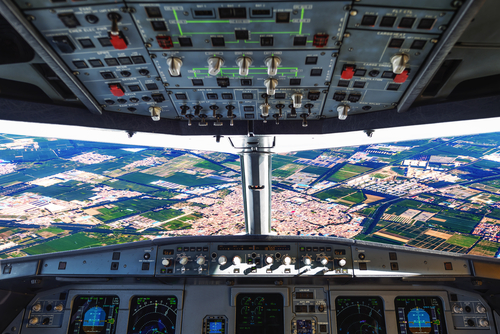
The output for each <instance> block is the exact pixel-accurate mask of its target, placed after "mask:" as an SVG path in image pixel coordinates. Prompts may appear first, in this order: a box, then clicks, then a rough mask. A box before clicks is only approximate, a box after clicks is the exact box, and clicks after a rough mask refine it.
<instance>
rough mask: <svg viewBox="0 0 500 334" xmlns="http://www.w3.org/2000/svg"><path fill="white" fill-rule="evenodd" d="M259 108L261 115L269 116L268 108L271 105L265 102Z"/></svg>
mask: <svg viewBox="0 0 500 334" xmlns="http://www.w3.org/2000/svg"><path fill="white" fill-rule="evenodd" d="M259 108H260V111H261V115H262V117H267V116H269V109H270V108H271V106H270V105H269V104H267V103H264V104H261V105H260V107H259Z"/></svg>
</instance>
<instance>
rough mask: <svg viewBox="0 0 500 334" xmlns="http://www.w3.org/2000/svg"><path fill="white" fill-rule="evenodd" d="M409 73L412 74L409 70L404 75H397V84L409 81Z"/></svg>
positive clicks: (395, 80) (395, 79) (395, 78)
mask: <svg viewBox="0 0 500 334" xmlns="http://www.w3.org/2000/svg"><path fill="white" fill-rule="evenodd" d="M409 72H410V71H409V70H404V71H403V73H401V74H396V76H395V77H394V82H396V83H404V82H405V81H406V79H408V73H409Z"/></svg>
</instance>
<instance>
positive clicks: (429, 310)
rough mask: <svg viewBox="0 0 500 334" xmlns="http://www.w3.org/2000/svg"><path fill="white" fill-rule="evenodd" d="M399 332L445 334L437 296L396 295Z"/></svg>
mask: <svg viewBox="0 0 500 334" xmlns="http://www.w3.org/2000/svg"><path fill="white" fill-rule="evenodd" d="M394 306H395V307H396V312H397V314H396V317H397V321H398V332H399V334H445V333H446V324H445V320H444V317H445V316H444V309H443V303H442V302H441V298H439V297H396V299H395V301H394Z"/></svg>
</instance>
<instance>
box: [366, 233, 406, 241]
mask: <svg viewBox="0 0 500 334" xmlns="http://www.w3.org/2000/svg"><path fill="white" fill-rule="evenodd" d="M373 234H375V235H380V236H381V237H384V238H388V239H392V240H396V241H401V242H404V243H406V242H408V241H409V240H411V239H407V238H403V237H402V236H400V235H396V234H393V233H389V232H380V231H379V232H375V233H373Z"/></svg>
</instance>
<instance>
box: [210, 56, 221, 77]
mask: <svg viewBox="0 0 500 334" xmlns="http://www.w3.org/2000/svg"><path fill="white" fill-rule="evenodd" d="M222 65H224V59H222V58H221V57H210V58H208V74H210V75H217V74H219V72H220V68H221V67H222Z"/></svg>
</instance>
